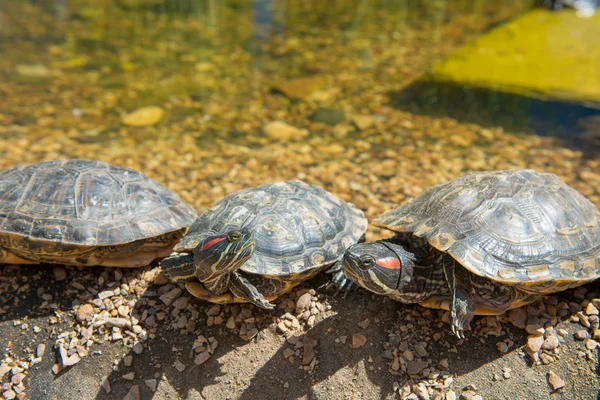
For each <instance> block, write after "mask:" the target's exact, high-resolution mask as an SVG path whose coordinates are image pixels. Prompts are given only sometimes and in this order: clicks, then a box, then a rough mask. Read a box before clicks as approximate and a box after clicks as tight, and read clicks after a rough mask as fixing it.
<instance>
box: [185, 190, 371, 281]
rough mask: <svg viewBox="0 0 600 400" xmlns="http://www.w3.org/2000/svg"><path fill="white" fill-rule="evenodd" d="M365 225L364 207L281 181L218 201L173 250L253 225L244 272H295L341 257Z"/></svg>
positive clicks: (276, 275) (279, 274)
mask: <svg viewBox="0 0 600 400" xmlns="http://www.w3.org/2000/svg"><path fill="white" fill-rule="evenodd" d="M367 224H368V222H367V219H366V218H365V216H364V214H363V212H362V211H360V210H359V209H358V208H356V207H355V206H354V205H352V204H350V203H347V202H345V201H343V200H341V199H339V198H337V197H336V196H334V195H333V194H331V193H329V192H327V191H326V190H324V189H322V188H320V187H318V186H314V185H309V184H307V183H305V182H302V181H288V182H277V183H270V184H265V185H261V186H256V187H253V188H248V189H243V190H240V191H237V192H234V193H232V194H230V195H228V196H226V197H224V198H223V199H221V200H220V201H218V202H217V203H216V204H215V205H214V206H213V207H211V208H210V209H208V210H206V211H205V212H204V213H202V214H201V215H200V216H199V217H198V219H197V220H196V221H195V222H194V223H193V224H192V226H191V227H190V230H189V232H188V233H187V235H186V236H184V238H183V240H182V241H181V242H180V243H179V244H178V245H177V246H176V247H175V251H178V252H189V251H191V250H192V249H193V248H194V247H196V246H198V244H200V243H201V242H202V240H204V239H205V238H206V237H208V236H211V235H217V234H224V233H227V232H229V231H231V230H236V229H242V228H244V229H251V230H252V231H253V232H254V240H255V250H254V254H253V256H252V257H251V258H250V260H248V261H247V262H246V263H245V264H244V266H243V267H242V271H245V272H248V273H255V274H261V275H264V276H273V277H282V276H284V277H285V276H297V275H298V274H303V273H307V272H308V271H307V270H309V269H313V268H321V267H324V266H328V265H330V264H332V263H334V262H336V261H338V260H339V259H340V258H341V257H342V255H343V253H344V251H345V250H346V249H347V248H348V247H350V246H351V245H353V244H355V243H357V242H358V241H359V239H360V238H361V237H362V236H363V234H364V233H365V231H366V229H367Z"/></svg>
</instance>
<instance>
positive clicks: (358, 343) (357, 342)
mask: <svg viewBox="0 0 600 400" xmlns="http://www.w3.org/2000/svg"><path fill="white" fill-rule="evenodd" d="M366 343H367V337H366V336H364V335H361V334H358V333H355V334H354V335H352V348H353V349H358V348H360V347H363V346H364V345H365V344H366Z"/></svg>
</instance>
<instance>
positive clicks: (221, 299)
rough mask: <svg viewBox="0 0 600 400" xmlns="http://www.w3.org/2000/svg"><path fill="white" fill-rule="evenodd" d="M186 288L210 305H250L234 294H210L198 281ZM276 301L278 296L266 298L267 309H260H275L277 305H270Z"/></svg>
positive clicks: (190, 282)
mask: <svg viewBox="0 0 600 400" xmlns="http://www.w3.org/2000/svg"><path fill="white" fill-rule="evenodd" d="M185 288H186V289H187V291H188V292H189V293H190V294H191V295H192V296H194V297H197V298H199V299H201V300H205V301H208V302H210V303H215V304H232V303H249V301H248V300H246V299H243V298H241V297H238V296H235V295H233V293H230V292H228V293H225V294H220V295H214V294H212V293H210V292H209V291H208V290H206V289H205V288H204V285H202V283H200V282H198V281H189V282H186V284H185ZM275 299H276V296H265V305H266V306H267V307H262V306H259V307H262V308H273V307H275V305H274V304H272V303H270V302H269V301H272V300H275ZM268 305H270V306H271V307H268Z"/></svg>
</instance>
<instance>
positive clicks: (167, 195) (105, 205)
mask: <svg viewBox="0 0 600 400" xmlns="http://www.w3.org/2000/svg"><path fill="white" fill-rule="evenodd" d="M195 217H196V213H195V212H194V210H193V209H192V208H191V207H189V206H188V205H187V204H186V203H185V202H183V201H182V200H181V199H180V198H179V197H178V196H177V195H176V194H174V193H173V192H171V191H170V190H168V189H167V188H165V187H163V186H162V185H160V184H159V183H158V182H155V181H153V180H152V179H150V178H148V177H147V176H145V175H144V174H142V173H140V172H138V171H135V170H132V169H128V168H123V167H118V166H115V165H111V164H107V163H104V162H101V161H90V160H77V159H76V160H66V161H64V160H63V161H46V162H41V163H38V164H31V165H19V166H16V167H13V168H10V169H7V170H5V171H2V172H0V244H2V243H11V245H12V246H13V247H14V246H15V245H16V246H17V247H23V248H22V250H23V251H35V250H36V249H40V248H41V250H40V251H43V248H44V246H51V245H53V244H55V243H61V244H64V245H77V246H80V247H95V246H114V245H119V244H123V243H129V242H134V241H137V240H141V239H147V238H151V237H155V236H159V235H162V234H165V233H168V232H173V231H177V230H180V229H182V228H186V227H187V226H189V225H190V224H191V223H192V221H193V220H194V218H195ZM18 238H21V239H18Z"/></svg>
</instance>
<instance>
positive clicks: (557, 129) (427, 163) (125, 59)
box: [0, 0, 600, 217]
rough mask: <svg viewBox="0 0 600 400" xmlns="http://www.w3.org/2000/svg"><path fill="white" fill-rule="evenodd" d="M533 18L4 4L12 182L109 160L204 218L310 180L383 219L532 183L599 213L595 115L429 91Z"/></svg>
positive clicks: (135, 1)
mask: <svg viewBox="0 0 600 400" xmlns="http://www.w3.org/2000/svg"><path fill="white" fill-rule="evenodd" d="M530 8H531V4H530V2H522V1H512V2H505V3H503V5H501V6H499V5H496V4H491V3H490V2H485V1H476V2H466V1H454V2H443V1H433V2H428V3H427V4H426V5H420V6H416V5H412V3H410V2H405V1H379V2H365V1H336V2H331V3H328V4H327V5H325V4H324V3H321V2H317V1H314V2H313V1H254V2H252V1H226V2H216V1H202V2H192V1H182V0H160V1H159V0H156V1H150V0H148V1H142V0H120V1H116V0H115V1H102V2H85V1H68V2H67V1H55V2H39V1H29V2H4V3H2V7H1V8H0V51H1V53H2V58H1V59H0V78H1V79H0V98H1V100H2V101H1V102H0V123H1V125H0V135H1V136H2V138H3V140H2V142H1V144H0V167H8V166H11V165H14V164H16V163H22V162H37V161H40V160H44V159H57V158H64V157H85V158H98V159H102V160H105V161H109V162H113V163H117V164H121V165H125V166H129V167H133V168H137V169H140V170H142V171H144V172H145V173H147V174H148V175H150V176H152V177H153V178H156V179H157V180H159V181H161V182H162V183H164V184H166V185H167V186H169V188H171V189H173V190H176V191H177V192H179V193H181V194H182V196H183V197H184V198H185V200H187V201H188V202H190V203H192V204H193V205H194V206H195V207H197V208H198V209H202V208H204V207H206V206H208V205H210V204H212V203H213V202H214V200H216V199H217V198H218V197H220V196H223V195H224V194H226V193H229V192H231V191H233V190H235V189H239V188H241V187H245V186H250V185H254V184H257V183H262V182H267V181H274V180H281V179H291V178H301V179H305V180H307V181H309V182H314V183H318V184H321V185H323V186H325V187H327V188H328V189H330V190H332V191H334V192H336V193H337V194H339V195H341V196H343V197H345V198H346V199H348V200H350V199H351V200H352V201H353V202H355V203H356V204H357V205H358V206H359V207H361V208H363V209H364V210H365V211H367V213H368V216H369V217H373V216H375V215H376V214H377V213H379V212H380V211H381V210H382V209H384V208H385V207H387V206H388V205H389V204H391V203H396V202H398V201H402V200H404V199H405V198H406V197H410V196H414V195H415V194H418V193H419V192H421V191H422V190H423V189H425V188H427V187H428V186H430V185H432V184H435V183H439V182H442V181H445V180H448V179H451V178H454V177H456V176H458V175H460V174H462V173H464V172H467V171H471V170H482V169H503V168H522V167H528V168H529V167H531V168H536V169H538V170H547V171H552V172H559V173H560V174H561V176H562V177H563V178H564V179H566V180H567V181H568V182H569V183H572V184H575V185H576V186H577V187H578V189H581V190H583V191H584V193H585V194H586V195H589V196H592V197H594V200H595V201H597V200H598V198H597V197H596V196H597V195H598V192H597V188H598V186H600V182H599V176H598V175H597V173H598V160H597V158H596V157H594V156H593V155H592V156H590V154H589V151H588V152H584V151H582V148H581V146H580V147H578V144H580V142H577V141H575V142H573V141H571V140H563V139H564V138H565V136H567V139H569V138H568V136H569V135H572V134H573V132H574V131H578V130H582V129H580V127H579V125H576V122H577V121H578V120H579V118H580V117H582V116H583V117H585V116H588V115H587V114H586V113H588V114H593V113H594V111H592V112H591V113H590V112H589V111H588V109H586V108H582V107H579V106H571V105H565V104H562V103H559V104H558V105H553V104H550V103H546V102H542V101H537V100H535V101H534V100H531V99H528V98H524V99H523V98H519V97H518V96H511V95H501V94H496V93H494V92H491V93H488V92H486V91H485V90H484V91H482V92H483V93H480V92H478V91H477V90H471V89H467V88H462V89H461V88H460V87H458V89H457V88H456V87H451V88H448V87H447V86H448V85H441V84H440V85H438V84H431V83H428V82H426V81H424V80H422V79H421V78H422V76H423V74H424V73H425V72H427V70H428V68H429V67H430V66H431V65H432V63H434V62H436V61H439V60H442V59H444V58H445V57H447V56H449V55H451V54H452V53H453V52H454V51H456V49H457V48H459V47H460V46H461V45H462V44H464V43H468V42H469V41H470V40H473V39H474V38H476V37H478V36H479V35H481V34H483V33H485V32H486V31H489V30H490V29H493V28H494V27H496V26H499V25H501V24H503V23H505V22H507V21H510V20H511V18H514V17H516V16H518V15H521V14H522V13H524V12H526V11H527V10H529V9H530ZM566 73H572V74H576V73H577V72H576V71H566ZM552 107H554V108H552ZM140 109H141V111H140ZM572 109H575V111H572ZM548 110H551V111H550V112H549V111H548ZM573 112H574V113H575V114H576V116H575V117H570V116H569V115H571V114H572V113H573ZM561 113H562V114H561ZM569 113H571V114H569ZM581 113H583V114H581ZM561 115H563V116H564V118H563V119H565V120H566V122H565V123H562V124H553V123H552V122H553V121H556V120H557V119H560V118H561ZM549 116H552V118H550V117H549ZM574 121H575V122H574ZM282 123H283V124H282ZM588 125H590V124H589V123H588ZM591 125H594V124H593V123H592V124H591ZM565 126H566V128H565ZM565 132H566V133H565ZM574 137H575V136H574ZM593 140H595V139H592V142H593ZM583 148H584V149H587V150H591V149H592V148H591V147H590V146H583ZM578 183H579V184H578Z"/></svg>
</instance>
